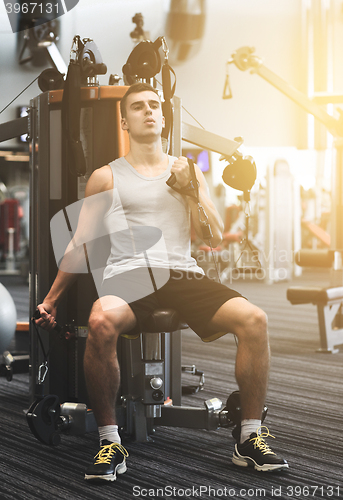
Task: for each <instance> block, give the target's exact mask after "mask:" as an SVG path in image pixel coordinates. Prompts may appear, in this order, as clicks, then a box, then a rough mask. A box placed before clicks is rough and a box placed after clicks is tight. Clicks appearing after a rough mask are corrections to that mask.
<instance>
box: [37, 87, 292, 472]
mask: <svg viewBox="0 0 343 500" xmlns="http://www.w3.org/2000/svg"><path fill="white" fill-rule="evenodd" d="M121 115H122V119H121V127H122V129H123V130H126V131H127V132H128V134H129V139H130V150H129V152H128V154H127V155H126V156H125V157H122V158H119V159H117V160H115V161H113V162H111V163H110V164H109V165H105V166H104V167H102V168H99V169H97V170H95V171H94V172H93V173H92V175H91V176H90V178H89V180H88V183H87V187H86V195H85V201H87V200H91V199H97V198H95V197H94V195H97V196H99V195H100V194H103V203H97V204H96V205H95V206H96V208H95V209H94V210H93V209H91V208H89V207H90V206H91V205H90V206H88V205H87V203H86V204H85V205H84V207H83V209H82V210H81V214H80V219H79V224H78V228H77V231H76V234H75V237H74V240H75V241H76V246H77V241H78V237H79V236H78V235H80V234H81V235H82V233H83V231H84V228H85V227H88V228H89V227H93V226H95V225H96V224H91V217H93V220H94V218H96V217H99V216H100V214H102V217H103V219H104V223H105V226H106V228H107V232H108V234H110V241H111V254H110V256H109V258H108V260H107V265H106V268H105V271H104V276H103V278H104V279H103V282H102V286H101V289H100V293H99V298H98V299H97V300H96V301H95V302H94V304H93V307H92V310H91V312H90V316H89V329H88V338H87V345H86V351H85V356H84V371H85V377H86V383H87V391H88V395H89V399H90V402H91V407H92V410H93V412H94V415H95V418H96V421H97V425H98V429H99V438H100V450H99V453H98V454H97V455H96V457H95V460H94V463H93V464H92V465H91V466H90V467H89V468H88V469H87V471H86V474H85V479H88V480H109V481H113V480H115V479H116V474H117V473H123V472H125V471H126V461H125V459H126V457H127V456H128V453H127V451H126V450H125V448H124V447H123V446H122V445H121V440H120V436H119V434H118V426H117V423H116V413H115V401H116V395H117V391H118V388H119V379H120V371H119V365H118V360H117V353H116V344H117V339H118V337H119V336H120V335H121V334H124V333H127V332H131V331H134V330H135V329H136V331H139V327H140V325H141V324H142V323H143V322H144V320H145V319H146V318H147V317H148V316H149V314H150V313H151V312H152V311H153V310H155V309H156V308H158V307H160V308H161V307H168V308H172V309H175V310H176V311H178V313H179V314H180V316H181V317H182V319H183V320H184V321H186V322H187V323H188V325H189V326H190V327H191V328H192V329H193V330H194V331H195V333H196V334H197V335H198V336H199V337H200V338H201V339H202V340H204V341H210V340H214V339H216V338H218V337H220V336H222V335H224V334H226V333H232V334H235V335H236V337H237V339H238V348H237V356H236V367H235V374H236V380H237V383H238V386H239V390H240V401H241V416H242V420H241V424H240V428H238V429H236V432H235V437H236V439H237V444H236V445H235V450H234V453H233V458H232V461H233V463H234V464H236V465H238V466H243V467H247V466H250V467H254V468H255V469H257V470H261V471H270V470H278V469H284V468H287V467H288V464H287V462H286V461H285V460H283V459H282V458H280V457H278V456H277V455H276V454H275V453H274V452H272V450H271V448H270V447H269V445H268V444H267V443H266V441H265V438H266V437H268V436H270V434H269V432H261V415H262V411H263V407H264V403H265V398H266V391H267V383H268V373H269V357H270V353H269V342H268V333H267V318H266V315H265V313H264V312H263V311H262V310H261V309H259V308H258V307H256V306H254V305H253V304H251V303H250V302H248V300H246V299H245V298H244V297H242V296H241V295H240V294H239V293H238V292H235V291H234V290H231V289H229V288H228V287H226V286H224V285H222V284H220V283H216V282H214V281H212V280H210V279H209V278H207V277H206V276H205V274H204V272H203V270H202V269H201V268H200V267H198V266H197V263H196V261H195V260H194V259H193V258H192V257H191V254H190V229H191V222H192V223H193V225H194V228H195V230H196V232H197V234H198V236H199V237H200V238H201V237H202V233H201V224H200V221H199V214H198V204H197V201H196V199H195V198H194V197H193V196H192V194H194V191H195V186H194V183H192V182H191V172H190V167H189V164H188V161H187V159H186V158H184V157H180V158H174V157H170V156H168V155H167V154H165V153H164V152H163V149H162V139H161V132H162V129H163V127H164V117H163V115H162V107H161V101H160V98H159V96H158V93H157V91H156V90H155V89H154V88H153V87H151V86H150V85H149V84H146V83H136V84H134V85H132V86H131V87H129V88H128V90H127V92H126V94H125V96H124V97H123V98H122V100H121ZM195 173H196V178H197V181H198V184H199V201H200V203H201V205H202V206H203V207H204V210H205V212H206V214H207V216H208V222H209V224H210V226H211V230H212V234H213V237H212V240H211V243H212V245H213V246H214V247H215V246H217V245H218V244H219V243H220V241H221V239H222V231H223V223H222V220H221V219H220V216H219V214H218V212H217V210H216V208H215V206H214V204H213V203H212V201H211V199H210V198H209V194H208V188H207V184H206V181H205V178H204V176H203V174H202V172H201V171H200V169H199V168H198V167H197V166H196V165H195ZM171 174H174V175H175V178H176V181H177V183H176V184H175V186H177V187H178V188H179V189H180V190H181V192H182V193H183V194H181V193H180V192H179V191H175V190H174V189H173V188H172V187H170V186H169V185H167V184H166V181H167V180H168V178H169V177H170V175H171ZM92 197H93V198H92ZM101 205H103V206H101ZM118 221H119V222H118ZM137 228H140V230H141V231H140V232H139V231H138V233H137V232H135V231H137ZM118 229H121V231H118ZM125 231H126V232H125ZM127 231H128V232H129V233H130V234H131V236H132V235H134V238H136V239H135V241H134V245H133V246H134V247H135V249H134V250H132V246H130V245H127V240H125V237H124V236H125V235H127V234H128V233H127ZM137 234H138V236H137ZM135 235H136V236H135ZM82 238H83V239H82ZM80 241H81V242H82V241H85V239H84V236H83V235H82V236H81V237H80ZM88 241H89V239H88ZM79 247H80V248H81V247H82V244H80V245H79ZM149 247H150V248H149ZM71 254H72V252H70V254H69V256H70V255H71ZM64 261H65V262H66V263H65V265H64V266H63V261H62V265H60V267H59V271H58V274H57V276H56V279H55V281H54V283H53V285H52V287H51V289H50V291H49V293H48V294H47V296H46V297H45V299H44V301H43V303H42V304H40V305H38V310H39V312H40V314H41V318H40V319H38V320H37V321H36V322H37V324H38V325H39V326H41V327H43V328H45V329H46V330H51V329H52V328H53V327H54V326H55V324H56V322H55V317H56V308H57V306H58V304H59V302H60V300H61V297H62V295H63V293H64V292H65V291H66V290H67V289H68V287H69V286H70V285H71V283H72V282H73V281H74V279H75V278H76V275H77V274H76V273H75V272H72V271H71V269H72V268H71V267H70V268H68V254H67V252H66V255H65V257H64ZM68 271H69V272H68ZM137 290H138V292H137ZM263 429H266V428H263Z"/></svg>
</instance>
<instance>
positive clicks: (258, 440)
mask: <svg viewBox="0 0 343 500" xmlns="http://www.w3.org/2000/svg"><path fill="white" fill-rule="evenodd" d="M262 429H267V432H261V433H260V434H259V431H261V430H262ZM256 434H257V436H256V437H254V438H251V439H250V441H252V442H253V443H254V448H258V449H259V450H260V451H261V452H262V453H263V455H275V453H274V452H273V451H272V450H271V449H270V448H269V446H268V445H267V443H266V442H265V438H267V437H272V438H274V439H275V437H274V436H272V435H271V434H270V432H269V429H268V427H266V426H265V425H262V426H261V427H259V428H258V429H257V431H256Z"/></svg>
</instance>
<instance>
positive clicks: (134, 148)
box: [125, 141, 166, 170]
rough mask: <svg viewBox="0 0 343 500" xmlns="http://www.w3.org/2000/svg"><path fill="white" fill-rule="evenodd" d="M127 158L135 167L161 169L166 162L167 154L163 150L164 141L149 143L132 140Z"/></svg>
mask: <svg viewBox="0 0 343 500" xmlns="http://www.w3.org/2000/svg"><path fill="white" fill-rule="evenodd" d="M125 158H126V160H127V161H128V162H129V163H130V164H131V165H132V166H133V167H134V168H142V167H143V168H144V167H145V168H147V169H151V170H152V169H154V168H157V169H160V168H161V165H163V164H164V163H165V162H166V155H165V154H164V153H163V150H162V142H161V141H157V142H153V143H149V144H146V143H144V144H140V143H136V142H134V141H131V142H130V151H129V152H128V154H127V155H126V156H125Z"/></svg>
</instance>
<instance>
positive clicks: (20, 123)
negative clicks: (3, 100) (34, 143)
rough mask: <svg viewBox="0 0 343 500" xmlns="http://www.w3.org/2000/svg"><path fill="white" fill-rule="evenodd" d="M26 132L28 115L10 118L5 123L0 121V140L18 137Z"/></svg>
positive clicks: (27, 130) (27, 129)
mask: <svg viewBox="0 0 343 500" xmlns="http://www.w3.org/2000/svg"><path fill="white" fill-rule="evenodd" d="M28 132H29V118H28V116H23V117H22V118H17V119H16V120H11V121H9V122H5V123H0V142H4V141H8V140H9V139H14V138H15V137H20V136H21V135H23V134H28Z"/></svg>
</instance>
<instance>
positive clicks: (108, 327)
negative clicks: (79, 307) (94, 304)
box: [88, 309, 122, 344]
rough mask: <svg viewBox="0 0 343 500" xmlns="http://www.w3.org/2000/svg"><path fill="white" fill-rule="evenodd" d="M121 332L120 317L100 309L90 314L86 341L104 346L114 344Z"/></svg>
mask: <svg viewBox="0 0 343 500" xmlns="http://www.w3.org/2000/svg"><path fill="white" fill-rule="evenodd" d="M121 330H122V320H121V318H120V315H119V314H118V315H116V314H113V313H112V314H109V313H108V312H106V311H103V310H102V309H97V310H94V311H92V312H91V314H90V316H89V320H88V340H89V341H94V342H96V343H101V344H106V343H113V342H116V341H117V339H118V337H119V335H120V334H121Z"/></svg>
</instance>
